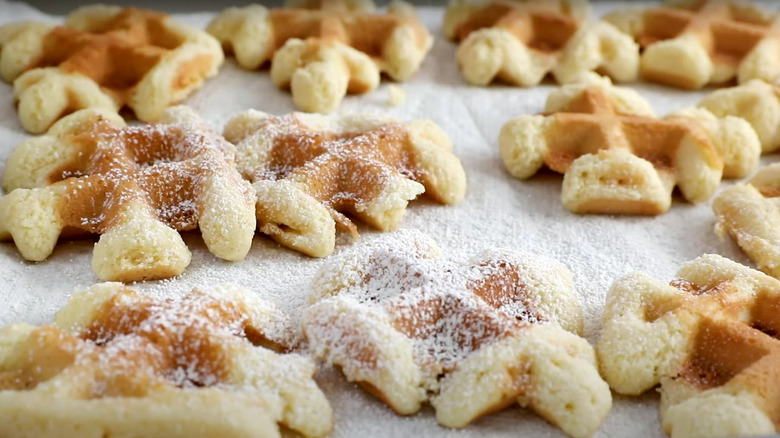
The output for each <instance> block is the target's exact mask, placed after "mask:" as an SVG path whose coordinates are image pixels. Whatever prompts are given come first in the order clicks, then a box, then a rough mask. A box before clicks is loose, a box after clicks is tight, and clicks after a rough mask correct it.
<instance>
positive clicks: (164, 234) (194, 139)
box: [0, 106, 256, 281]
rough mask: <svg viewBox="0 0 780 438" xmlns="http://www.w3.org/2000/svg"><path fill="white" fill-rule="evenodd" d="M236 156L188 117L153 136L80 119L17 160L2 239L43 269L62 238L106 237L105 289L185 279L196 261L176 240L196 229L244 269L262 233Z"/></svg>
mask: <svg viewBox="0 0 780 438" xmlns="http://www.w3.org/2000/svg"><path fill="white" fill-rule="evenodd" d="M234 153H235V148H234V147H233V145H231V144H230V143H228V142H227V141H225V139H224V138H222V137H221V136H220V135H219V134H217V133H216V132H214V131H213V130H212V129H211V128H210V127H208V126H207V125H206V124H205V123H204V122H203V121H202V120H201V119H200V118H199V117H198V116H197V115H196V114H195V113H194V112H193V111H192V110H191V109H189V108H188V107H184V106H177V107H172V108H168V109H166V110H165V111H163V114H162V116H161V118H160V120H159V123H157V124H153V125H145V126H124V122H123V121H122V119H121V118H120V117H119V116H117V115H116V114H113V113H111V112H106V111H103V110H98V109H94V108H92V109H85V110H81V111H77V112H75V113H73V114H71V115H69V116H67V117H65V118H63V119H61V120H60V121H59V122H57V123H56V124H55V125H54V126H52V128H51V129H50V130H49V132H48V133H47V134H46V135H44V136H41V137H37V138H31V139H29V140H27V141H25V142H24V143H22V144H21V145H19V146H18V147H17V148H16V149H15V150H14V151H13V153H12V154H11V156H10V157H9V159H8V162H7V163H6V167H5V173H4V174H3V188H4V189H5V191H6V193H8V194H7V195H5V196H3V197H2V198H0V239H6V240H7V239H13V241H14V243H15V244H16V246H17V248H19V252H21V254H22V256H23V257H24V258H26V259H27V260H34V261H40V260H44V259H46V258H47V257H48V256H49V254H51V253H52V251H53V250H54V246H55V245H56V244H57V240H58V239H59V238H60V236H61V235H63V236H74V235H79V234H87V233H95V234H100V235H101V236H100V240H99V241H98V242H97V244H96V245H95V249H94V252H93V257H92V269H93V271H95V274H96V275H97V276H98V278H100V279H101V280H118V281H137V280H144V279H156V278H166V277H172V276H174V275H178V274H180V273H181V272H182V271H184V268H186V267H187V265H189V263H190V251H189V250H188V249H187V246H186V245H185V244H184V241H183V240H182V238H181V236H180V235H179V233H178V231H182V230H191V229H195V228H199V229H200V232H201V235H202V236H203V240H204V241H205V243H206V246H207V247H208V248H209V250H210V251H211V252H212V253H214V255H216V256H217V257H220V258H223V259H225V260H240V259H243V258H244V256H246V254H247V252H248V251H249V247H250V246H251V245H252V237H253V235H254V231H255V226H256V220H255V219H254V216H255V209H254V196H253V192H252V188H251V186H250V185H249V183H248V182H246V181H244V180H243V179H242V178H241V175H240V174H239V173H238V171H237V170H236V168H235V164H234Z"/></svg>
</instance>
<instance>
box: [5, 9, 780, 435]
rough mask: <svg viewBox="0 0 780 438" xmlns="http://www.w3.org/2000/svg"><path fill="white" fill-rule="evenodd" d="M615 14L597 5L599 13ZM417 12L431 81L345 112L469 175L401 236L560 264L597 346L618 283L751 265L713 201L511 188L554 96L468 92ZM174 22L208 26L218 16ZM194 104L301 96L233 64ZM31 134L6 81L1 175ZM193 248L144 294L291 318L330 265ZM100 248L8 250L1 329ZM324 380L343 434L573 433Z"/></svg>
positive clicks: (555, 182)
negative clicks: (641, 212)
mask: <svg viewBox="0 0 780 438" xmlns="http://www.w3.org/2000/svg"><path fill="white" fill-rule="evenodd" d="M615 6H616V3H610V2H601V3H598V4H597V7H596V13H597V14H601V13H603V12H604V11H606V10H610V9H612V8H614V7H615ZM775 7H776V6H775ZM419 13H420V15H421V18H422V19H423V21H424V22H425V24H426V25H427V26H428V27H429V29H430V30H431V32H432V33H433V35H434V36H435V37H436V43H435V45H434V47H433V49H432V51H431V53H430V55H429V56H428V59H427V60H426V61H425V63H424V65H423V66H422V69H421V71H420V72H419V73H418V74H417V75H416V76H415V77H414V78H413V79H412V80H410V81H409V82H407V83H405V84H402V87H403V89H404V90H405V91H406V103H405V104H404V105H403V106H401V107H398V108H391V107H388V106H387V105H386V101H387V95H388V93H387V88H386V83H384V84H383V85H382V86H380V88H379V89H377V90H376V91H374V92H373V93H370V94H367V95H364V96H357V97H348V98H347V99H346V100H345V101H344V102H343V103H342V105H341V107H340V109H339V111H340V112H350V111H365V112H383V113H388V114H390V115H393V116H395V117H398V118H401V119H405V120H409V119H413V118H430V119H432V120H434V121H435V122H436V123H438V124H439V125H440V126H442V127H443V128H444V129H445V131H447V132H448V133H449V135H450V136H451V138H452V140H453V142H454V145H455V153H456V154H457V155H458V156H459V157H460V158H461V160H462V161H463V164H464V167H465V169H466V173H467V178H468V183H469V188H468V194H467V196H466V200H465V202H463V203H462V204H460V205H457V206H450V207H447V206H441V205H438V204H435V203H433V202H430V201H427V200H425V199H420V200H417V201H414V202H412V203H411V204H410V207H409V209H408V211H407V214H406V218H405V220H404V222H403V225H402V228H416V229H420V230H422V231H424V232H426V233H428V234H430V235H431V236H432V237H434V238H435V239H436V240H437V241H438V242H439V244H440V246H441V247H442V248H443V249H444V251H445V253H447V254H449V255H451V256H453V257H456V258H461V259H466V258H468V257H469V256H471V255H473V254H475V253H476V252H478V251H479V250H481V249H482V248H486V247H490V246H500V247H506V248H510V249H517V250H525V251H530V252H536V253H539V254H544V255H548V256H552V257H554V258H557V259H558V260H560V261H562V262H563V263H564V264H566V265H567V266H568V267H569V268H570V269H571V270H572V272H573V273H574V278H575V283H576V286H577V289H578V293H579V297H580V302H581V303H582V305H583V308H584V311H585V314H586V336H587V338H588V339H589V340H590V341H591V343H593V344H595V342H596V340H597V339H598V331H599V327H600V315H601V309H602V306H603V300H604V296H605V294H606V292H607V290H608V289H609V287H610V286H611V284H612V283H613V281H614V280H616V279H617V278H618V277H620V276H621V275H623V274H625V273H628V272H631V271H635V270H642V271H645V272H648V273H650V274H651V275H653V276H656V277H657V278H660V279H663V280H665V281H668V280H670V279H671V278H672V277H673V275H674V273H675V271H676V270H677V267H678V266H679V264H680V263H681V262H683V261H686V260H690V259H693V258H695V257H698V256H699V255H701V254H703V253H708V252H714V253H719V254H722V255H724V256H727V257H731V258H734V259H735V260H737V261H740V262H743V263H748V260H747V259H746V258H745V257H744V256H743V255H742V254H741V253H740V252H739V250H738V248H737V247H736V246H735V245H734V244H733V243H732V242H731V241H725V242H721V241H719V239H718V238H717V236H716V235H715V234H714V232H713V225H714V219H713V214H712V210H711V204H710V202H707V203H704V204H700V205H690V204H687V203H685V201H683V200H682V199H681V198H677V199H675V201H674V203H673V206H672V208H671V210H670V211H669V212H668V213H667V214H665V215H662V216H658V217H612V216H578V215H574V214H572V213H569V212H568V211H567V210H566V209H565V208H564V207H563V205H562V204H561V202H560V189H561V180H562V178H561V176H559V175H554V174H551V173H544V174H540V175H537V176H535V177H533V178H531V179H530V180H529V181H518V180H515V179H513V178H511V177H510V176H509V175H508V174H507V173H506V172H505V170H504V167H503V164H502V163H501V160H500V158H499V156H498V149H497V138H498V133H499V130H500V129H501V126H502V125H503V124H504V123H505V122H506V121H507V120H508V119H509V118H510V117H513V116H516V115H521V114H531V113H536V112H539V111H541V110H542V108H543V105H544V101H545V98H546V96H547V93H548V92H549V91H550V90H551V89H552V86H553V85H552V84H549V83H548V84H547V85H543V86H539V87H536V88H532V89H522V88H510V87H503V86H492V87H487V88H476V87H471V86H469V85H467V84H466V83H465V82H464V80H463V79H462V77H461V75H460V72H459V71H458V68H457V66H456V63H455V50H456V46H455V44H453V43H450V42H448V41H447V40H446V39H445V38H444V37H443V36H442V33H441V20H442V17H443V9H436V8H423V9H421V10H420V11H419ZM176 17H177V18H179V19H180V20H182V21H184V22H187V23H189V24H192V25H195V26H198V27H200V28H205V26H206V24H207V23H208V21H209V20H210V19H211V18H212V17H213V14H211V13H208V14H205V13H200V14H190V15H187V14H182V15H177V16H176ZM19 19H37V20H44V21H53V22H61V17H47V16H45V15H43V14H41V13H39V12H37V11H35V10H34V9H32V8H31V7H29V6H27V5H23V4H17V3H7V2H4V1H3V0H0V24H4V23H6V22H10V21H16V20H19ZM631 86H633V87H635V88H636V89H637V90H639V91H640V93H641V94H642V95H643V96H645V97H646V98H647V99H648V100H649V101H650V102H651V103H652V105H653V107H654V108H655V110H656V112H657V114H659V115H663V114H666V113H667V112H670V111H672V110H674V109H678V108H682V107H685V106H690V105H693V104H695V103H696V102H698V100H699V99H700V98H701V97H702V96H703V95H704V94H705V93H706V92H707V90H705V91H704V92H687V91H680V90H675V89H670V88H665V87H661V86H656V85H651V84H632V85H631ZM186 103H188V104H190V105H191V106H193V107H194V108H195V109H196V110H197V111H198V112H199V113H200V114H201V115H202V116H203V117H204V118H205V119H206V120H207V121H208V122H210V123H211V124H212V125H213V126H215V127H217V128H218V129H220V130H221V129H222V127H223V126H224V124H225V122H226V121H227V120H228V119H229V118H230V116H231V115H233V114H235V113H237V112H239V111H242V110H244V109H247V108H256V109H260V110H263V111H266V112H270V113H273V114H283V113H286V112H289V111H292V110H294V107H293V104H292V98H291V96H290V95H289V94H288V93H286V92H283V91H281V90H278V89H277V88H276V87H275V86H274V85H273V84H272V83H271V81H270V79H269V76H268V73H267V71H262V72H246V71H243V70H240V69H239V68H238V67H237V66H236V64H235V62H234V61H233V60H228V61H227V62H226V63H225V65H224V66H223V67H222V69H221V71H220V74H219V76H218V77H216V78H215V79H212V80H211V81H209V82H207V83H206V85H205V86H204V87H203V88H202V89H201V90H200V91H198V92H197V93H195V94H194V95H193V96H192V97H190V99H189V100H188V101H187V102H186ZM26 137H27V135H26V134H25V133H24V131H23V130H22V128H21V125H20V124H19V121H18V118H17V115H16V111H15V108H14V102H13V97H12V92H11V86H10V85H8V84H5V83H0V171H1V170H2V168H3V166H4V163H5V160H6V159H7V157H8V155H9V154H10V153H11V151H12V150H13V148H14V147H15V146H16V145H17V144H19V143H20V142H21V141H23V140H24V139H25V138H26ZM775 160H776V158H775V156H769V157H764V158H763V159H762V162H763V164H766V163H768V162H771V161H775ZM360 232H361V234H362V237H363V239H364V240H370V239H373V238H375V237H376V236H377V235H378V233H376V232H373V231H371V230H369V229H368V228H366V227H363V226H361V227H360ZM185 240H186V242H187V244H188V245H189V247H190V249H191V250H192V253H193V257H192V264H191V265H190V266H189V268H187V270H186V271H185V272H184V274H182V275H181V276H179V277H178V278H175V279H172V280H167V281H160V282H149V283H146V284H142V285H139V287H140V288H143V289H145V290H148V291H149V292H150V293H153V294H155V295H158V296H165V297H175V296H181V295H183V294H185V293H186V292H187V291H189V290H190V289H191V288H192V287H193V286H196V285H209V284H215V283H224V282H234V283H237V284H239V285H241V286H244V287H246V288H248V289H250V290H252V291H255V292H256V293H257V294H259V295H261V296H262V297H264V298H267V299H269V300H271V301H273V302H274V303H276V304H277V305H278V306H279V307H280V308H282V309H284V310H285V311H287V312H289V313H290V314H291V316H292V317H293V318H294V319H295V318H297V315H298V314H299V312H300V310H301V309H302V308H303V306H304V305H305V303H306V297H307V294H308V282H309V279H310V278H311V275H312V274H313V273H314V272H315V271H316V269H317V268H318V266H319V265H320V263H321V261H320V260H317V259H311V258H308V257H305V256H302V255H300V254H298V253H295V252H293V251H291V250H288V249H284V248H281V247H279V246H277V245H276V244H275V243H273V242H272V241H270V240H269V239H267V238H265V237H262V236H260V235H258V236H257V237H256V238H255V241H254V245H253V247H252V250H251V251H250V253H249V255H248V256H247V258H246V259H245V260H243V261H240V262H235V263H227V262H224V261H221V260H219V259H217V258H215V257H214V256H213V255H211V254H210V253H209V252H208V251H207V250H206V248H205V246H204V245H203V242H202V239H201V238H200V236H199V235H198V234H197V233H188V234H187V235H186V236H185ZM339 240H340V244H339V245H338V246H337V248H336V252H340V251H342V250H349V248H350V244H349V240H348V239H347V238H345V237H344V236H342V238H341V239H339ZM93 244H94V241H92V240H89V241H78V242H62V243H60V244H59V245H58V246H57V248H56V249H55V251H54V253H53V254H52V255H51V257H49V259H48V260H46V261H44V262H41V263H29V262H26V261H24V260H23V259H22V258H21V256H20V255H19V253H18V252H17V250H16V248H15V247H14V245H13V244H12V243H0V325H6V324H8V323H11V322H15V321H25V322H29V323H33V324H43V323H46V322H48V321H50V320H51V317H52V316H53V314H54V312H55V311H56V309H58V308H59V307H61V306H62V305H63V304H64V303H65V302H66V300H67V298H68V296H69V295H70V293H71V292H72V291H73V290H74V288H77V287H85V286H88V285H90V284H92V283H93V282H95V281H96V280H97V279H96V278H95V276H94V274H93V273H92V271H91V269H90V260H91V249H92V246H93ZM358 244H359V243H358ZM318 380H319V382H320V385H321V387H322V388H323V390H324V391H325V393H326V395H327V396H328V398H329V399H330V401H331V403H332V405H333V407H334V410H335V413H336V418H335V420H336V421H335V430H334V433H333V436H339V437H363V436H377V437H379V436H381V437H386V436H387V437H390V436H431V437H438V436H463V437H471V436H475V437H476V436H485V435H491V436H534V437H536V436H538V437H548V436H549V437H557V436H564V435H563V434H562V433H561V432H560V431H558V430H557V429H556V428H554V427H552V426H550V425H548V424H547V423H545V422H544V421H543V420H541V419H539V418H538V417H537V416H536V415H535V414H533V413H532V412H530V411H525V410H523V409H520V408H517V407H514V408H510V409H507V410H505V411H503V412H501V413H498V414H494V415H492V416H489V417H487V418H485V419H482V420H480V421H478V422H476V423H474V424H472V425H470V426H469V427H467V428H466V429H464V430H462V431H452V430H448V429H444V428H441V427H439V426H438V425H437V423H436V421H435V418H434V416H433V412H432V410H431V409H430V408H426V409H424V410H423V411H422V412H421V413H420V414H419V415H416V416H412V417H407V418H402V417H398V416H396V415H394V414H393V413H392V412H391V411H390V410H389V409H388V408H387V407H385V406H384V405H383V404H381V403H380V402H378V401H377V400H375V399H373V398H372V397H370V396H369V395H367V394H366V393H364V392H362V391H361V390H360V389H358V388H357V387H356V386H355V385H353V384H351V383H348V382H346V381H345V380H344V379H343V378H342V377H341V376H340V374H339V373H338V372H336V371H334V370H330V369H322V370H321V372H320V373H319V375H318ZM657 401H658V396H657V395H656V394H655V393H654V391H649V393H648V394H646V395H645V396H643V397H640V398H633V399H628V398H623V397H618V396H616V397H615V400H614V406H613V409H612V411H611V413H610V414H609V416H608V417H607V419H606V421H605V422H604V424H603V426H602V428H601V430H600V431H599V432H598V433H597V435H596V436H599V437H609V436H637V437H657V436H663V433H662V431H661V429H660V426H659V422H658V407H657V405H658V403H657Z"/></svg>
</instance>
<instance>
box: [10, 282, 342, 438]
mask: <svg viewBox="0 0 780 438" xmlns="http://www.w3.org/2000/svg"><path fill="white" fill-rule="evenodd" d="M293 342H294V336H293V335H292V330H291V329H290V327H289V324H288V322H287V320H286V317H285V316H284V314H282V313H281V312H279V311H278V310H277V309H276V308H275V307H273V305H271V304H270V303H267V302H265V301H262V300H260V299H259V298H257V297H256V296H255V295H254V294H252V293H250V292H248V291H246V290H243V289H240V288H237V287H235V286H227V285H225V286H217V287H211V288H203V289H194V290H193V291H192V292H190V293H189V294H188V295H186V296H184V297H183V298H181V299H178V300H161V299H155V298H152V297H149V296H146V295H144V294H141V293H139V292H136V291H134V290H132V289H129V288H127V287H125V286H124V285H122V284H121V283H102V284H97V285H95V286H93V287H91V288H89V289H87V290H83V291H77V292H76V293H75V294H74V295H73V297H72V298H71V299H70V301H69V302H68V303H67V304H66V305H65V307H63V308H62V309H61V310H60V311H59V312H58V313H57V315H56V316H55V317H54V323H53V324H52V325H50V326H42V327H34V326H31V325H28V324H21V323H19V324H13V325H10V326H7V327H5V328H3V329H0V436H4V437H17V438H23V437H30V438H44V437H57V438H66V437H74V438H76V437H77V438H82V437H108V436H112V437H114V436H121V437H128V438H129V437H139V438H140V437H160V438H162V437H204V438H205V437H215V436H225V437H279V436H280V432H279V426H278V425H277V424H279V425H283V426H284V427H286V428H289V429H292V430H294V431H296V432H298V433H300V434H302V435H304V436H307V437H320V436H324V435H326V434H328V433H329V432H330V430H331V429H332V426H333V419H332V412H331V408H330V405H329V403H328V401H327V399H326V398H325V396H324V395H323V393H322V391H321V390H320V389H319V388H318V387H317V384H316V383H315V382H314V379H313V378H312V376H313V374H314V372H315V364H314V362H313V361H312V360H311V359H310V358H308V357H304V356H300V355H297V354H283V352H284V351H287V350H289V349H290V348H291V347H292V346H293Z"/></svg>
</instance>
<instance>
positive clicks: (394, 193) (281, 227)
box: [224, 110, 466, 257]
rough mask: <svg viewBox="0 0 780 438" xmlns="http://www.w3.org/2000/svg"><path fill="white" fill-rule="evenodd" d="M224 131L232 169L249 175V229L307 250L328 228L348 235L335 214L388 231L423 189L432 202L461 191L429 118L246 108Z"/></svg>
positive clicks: (455, 166) (445, 144)
mask: <svg viewBox="0 0 780 438" xmlns="http://www.w3.org/2000/svg"><path fill="white" fill-rule="evenodd" d="M224 134H225V137H226V138H227V139H228V140H229V141H231V142H233V143H234V144H235V145H236V147H237V150H238V154H237V159H236V161H237V164H238V168H239V170H240V171H241V173H242V174H243V175H244V177H245V178H247V179H249V180H251V181H252V182H253V183H254V184H253V186H254V188H255V191H256V192H257V220H258V228H259V230H260V231H261V232H263V233H266V234H268V235H269V236H271V237H272V238H273V239H274V240H276V241H277V242H279V243H281V244H282V245H285V246H287V247H290V248H293V249H295V250H298V251H301V252H303V253H305V254H308V255H311V256H315V257H323V256H326V255H328V254H330V253H331V252H333V248H334V245H335V234H336V227H338V228H340V229H342V230H346V231H348V232H349V233H351V234H352V236H353V237H357V228H356V227H355V225H354V224H353V223H352V221H351V220H350V219H349V218H348V217H347V216H345V215H344V214H345V213H346V214H348V215H350V216H352V217H356V218H358V219H360V220H361V221H363V222H366V223H368V224H369V225H371V226H373V227H375V228H378V229H380V230H391V229H394V228H397V227H398V225H399V224H400V223H401V220H402V219H403V215H404V212H405V211H406V206H407V204H408V202H409V201H410V200H412V199H414V198H415V197H416V196H417V195H419V194H421V193H423V192H424V193H425V194H426V195H427V196H428V197H430V198H432V199H433V200H435V201H437V202H440V203H442V204H454V203H457V202H460V201H461V200H462V199H463V197H464V196H465V193H466V175H465V172H464V170H463V166H462V165H461V163H460V160H459V159H458V158H457V157H456V156H455V155H454V154H453V153H452V143H451V142H450V139H449V137H448V136H447V134H446V133H445V132H444V131H442V130H441V128H439V127H438V126H437V125H436V124H434V123H433V122H431V121H429V120H415V121H412V122H400V121H397V120H394V119H391V118H389V117H385V116H380V115H359V114H351V115H340V116H322V115H319V114H303V113H292V114H288V115H285V116H271V115H269V114H265V113H262V112H259V111H254V110H249V111H246V112H243V113H240V114H238V115H236V116H235V117H233V118H232V119H231V120H230V121H229V122H228V124H227V126H226V127H225V132H224Z"/></svg>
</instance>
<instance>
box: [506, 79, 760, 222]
mask: <svg viewBox="0 0 780 438" xmlns="http://www.w3.org/2000/svg"><path fill="white" fill-rule="evenodd" d="M498 142H499V148H500V152H501V158H502V159H503V161H504V164H505V165H506V168H507V169H508V170H509V173H511V174H512V175H513V176H515V177H517V178H521V179H525V178H529V177H530V176H532V175H533V174H535V173H536V172H537V171H538V170H539V169H540V168H541V167H542V166H547V167H548V168H549V169H551V170H553V171H555V172H559V173H563V174H564V177H563V189H562V200H563V204H564V205H565V206H566V208H568V209H569V210H571V211H573V212H575V213H612V214H615V213H617V214H660V213H664V212H666V211H667V210H668V209H669V206H670V205H671V199H672V197H671V195H672V189H673V188H674V187H675V185H676V186H678V187H679V188H680V191H681V192H682V194H683V196H684V197H685V199H687V200H688V201H690V202H702V201H705V200H707V199H708V198H709V197H710V196H712V194H713V192H714V191H715V189H716V188H717V187H718V184H719V183H720V180H721V176H723V177H726V178H739V177H744V176H745V175H747V174H748V173H750V172H751V171H753V169H755V167H756V166H757V164H758V158H759V155H760V152H761V146H760V144H759V141H758V138H757V137H756V134H755V132H754V131H753V129H752V128H751V127H750V125H749V124H748V123H747V122H746V121H744V120H742V119H740V118H737V117H730V116H729V117H725V118H723V119H719V118H716V117H715V116H713V115H712V114H711V113H709V112H708V111H707V110H704V109H700V108H699V109H695V108H690V109H686V110H681V111H677V112H675V113H673V114H670V115H669V116H667V117H666V118H664V119H657V118H655V117H654V116H653V112H652V110H651V108H650V105H649V104H648V103H647V102H646V101H645V100H644V99H642V98H641V97H640V96H639V94H637V93H636V92H635V91H633V90H629V89H621V88H616V87H613V86H612V85H611V84H610V82H609V79H608V78H596V77H593V76H589V77H586V78H584V80H583V81H581V82H578V83H574V84H570V85H567V86H564V87H561V88H559V89H557V90H555V91H553V92H552V93H550V95H549V96H548V98H547V104H546V107H545V114H543V115H534V116H520V117H517V118H514V119H511V120H510V121H509V122H507V123H506V124H505V125H504V127H503V129H502V130H501V134H500V136H499V140H498Z"/></svg>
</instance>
